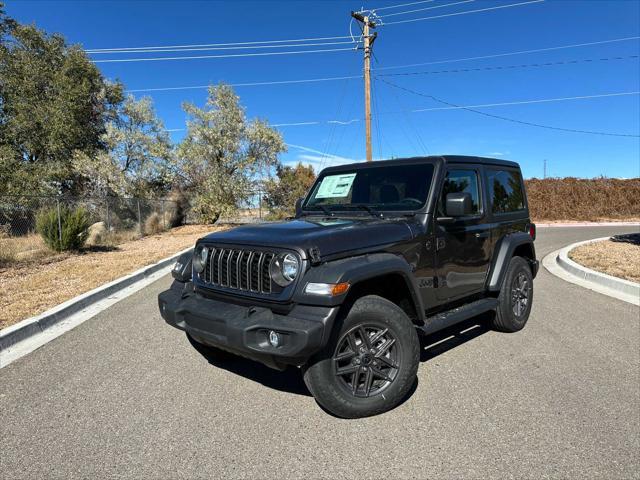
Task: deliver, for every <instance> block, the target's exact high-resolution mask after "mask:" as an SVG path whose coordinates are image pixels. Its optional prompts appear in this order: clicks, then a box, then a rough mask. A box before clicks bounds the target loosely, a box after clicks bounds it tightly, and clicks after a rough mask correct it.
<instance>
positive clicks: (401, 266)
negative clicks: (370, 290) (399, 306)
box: [293, 253, 425, 322]
mask: <svg viewBox="0 0 640 480" xmlns="http://www.w3.org/2000/svg"><path fill="white" fill-rule="evenodd" d="M388 274H398V275H400V276H401V277H402V278H403V280H404V281H405V283H406V285H407V289H408V290H409V293H410V294H411V299H412V301H413V303H414V305H415V307H416V313H417V315H418V319H419V320H420V321H421V322H424V319H425V315H424V306H423V302H422V297H421V296H420V293H419V289H418V288H417V285H416V283H415V277H414V274H413V271H412V269H411V266H410V265H409V264H408V263H407V262H406V260H405V259H404V258H403V257H401V256H399V255H395V254H392V253H374V254H367V255H361V256H357V257H350V258H345V259H340V260H334V261H331V262H327V263H324V264H322V265H319V266H317V267H313V268H311V269H310V270H308V271H307V273H306V275H305V276H304V277H303V278H302V279H301V280H302V281H301V282H300V283H299V285H298V288H297V290H296V293H295V294H294V297H293V301H294V302H295V303H301V304H312V305H323V306H337V305H341V304H342V303H343V302H344V300H345V298H346V297H347V295H348V294H349V292H348V291H347V292H346V293H344V294H342V295H338V296H335V297H322V296H319V295H309V294H306V293H304V288H305V286H306V285H307V283H311V282H317V283H341V282H349V283H350V284H351V286H352V287H353V286H354V285H356V284H358V283H359V282H362V281H365V280H371V279H374V278H376V277H381V276H384V275H388Z"/></svg>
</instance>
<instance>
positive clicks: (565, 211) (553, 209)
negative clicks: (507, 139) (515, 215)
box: [525, 177, 640, 221]
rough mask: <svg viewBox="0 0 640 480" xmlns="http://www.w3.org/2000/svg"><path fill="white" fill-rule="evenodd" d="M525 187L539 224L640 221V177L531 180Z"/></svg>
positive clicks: (533, 215) (532, 215)
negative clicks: (562, 221) (639, 219)
mask: <svg viewBox="0 0 640 480" xmlns="http://www.w3.org/2000/svg"><path fill="white" fill-rule="evenodd" d="M525 184H526V188H527V196H528V198H529V209H530V211H531V217H532V218H533V219H534V220H537V221H540V220H581V221H597V220H605V219H611V220H623V219H638V218H640V178H632V179H626V180H621V179H614V178H603V177H601V178H592V179H580V178H572V177H567V178H546V179H544V180H542V179H537V178H532V179H531V180H526V181H525Z"/></svg>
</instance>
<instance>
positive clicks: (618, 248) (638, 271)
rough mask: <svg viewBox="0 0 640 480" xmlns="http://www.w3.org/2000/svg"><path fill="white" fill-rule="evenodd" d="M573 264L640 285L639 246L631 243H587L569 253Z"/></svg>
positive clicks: (607, 241) (606, 241) (609, 241)
mask: <svg viewBox="0 0 640 480" xmlns="http://www.w3.org/2000/svg"><path fill="white" fill-rule="evenodd" d="M569 258H571V260H573V261H574V262H577V263H579V264H580V265H584V266H585V267H587V268H590V269H592V270H596V271H598V272H602V273H606V274H608V275H613V276H614V277H619V278H624V279H625V280H630V281H632V282H639V283H640V246H639V245H634V244H632V243H621V242H612V241H611V240H605V241H602V242H594V243H587V244H586V245H581V246H579V247H577V248H574V249H573V250H571V251H570V252H569Z"/></svg>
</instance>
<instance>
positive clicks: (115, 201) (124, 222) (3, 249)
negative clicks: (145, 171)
mask: <svg viewBox="0 0 640 480" xmlns="http://www.w3.org/2000/svg"><path fill="white" fill-rule="evenodd" d="M79 207H82V208H84V210H85V211H86V212H87V215H88V217H89V224H90V225H91V227H90V228H89V239H88V240H87V243H88V244H89V245H92V246H108V245H114V244H118V243H122V242H123V241H127V240H131V239H134V238H138V237H140V236H142V235H145V234H153V233H159V232H160V231H163V230H166V229H167V228H170V227H174V226H177V225H178V224H181V223H184V221H185V218H184V213H182V212H180V209H179V205H178V203H177V202H175V201H172V200H168V199H145V198H126V197H68V196H61V197H52V196H34V195H0V264H2V263H8V262H10V261H12V260H21V259H26V258H31V257H34V256H36V257H37V256H38V255H42V254H44V252H46V250H47V249H46V247H45V245H44V242H43V240H42V238H41V237H40V235H38V233H37V232H36V222H37V217H38V214H39V213H40V212H45V211H52V212H54V214H55V215H57V216H58V219H60V216H61V212H62V211H63V210H64V209H65V208H68V209H71V210H73V209H76V208H79ZM181 215H182V217H181ZM59 228H60V229H61V228H62V225H61V222H60V221H59Z"/></svg>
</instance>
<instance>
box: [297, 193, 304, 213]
mask: <svg viewBox="0 0 640 480" xmlns="http://www.w3.org/2000/svg"><path fill="white" fill-rule="evenodd" d="M302 202H304V197H300V198H299V199H298V200H296V218H298V217H300V216H301V215H302Z"/></svg>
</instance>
